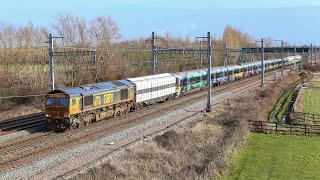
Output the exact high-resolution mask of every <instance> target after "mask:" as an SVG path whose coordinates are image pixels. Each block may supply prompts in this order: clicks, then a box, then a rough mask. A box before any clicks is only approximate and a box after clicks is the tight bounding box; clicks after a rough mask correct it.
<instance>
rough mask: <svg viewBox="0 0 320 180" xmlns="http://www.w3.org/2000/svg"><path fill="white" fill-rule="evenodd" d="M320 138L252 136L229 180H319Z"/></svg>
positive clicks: (234, 163)
mask: <svg viewBox="0 0 320 180" xmlns="http://www.w3.org/2000/svg"><path fill="white" fill-rule="evenodd" d="M319 149H320V137H309V136H290V135H276V134H273V135H270V134H255V133H254V134H251V136H250V138H249V140H248V141H247V142H246V146H245V147H244V149H242V150H241V151H240V152H238V153H235V154H234V155H233V157H232V158H231V161H230V162H231V174H230V175H229V176H228V177H227V178H226V179H317V178H318V177H320V171H319V169H320V151H319Z"/></svg>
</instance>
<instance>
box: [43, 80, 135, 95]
mask: <svg viewBox="0 0 320 180" xmlns="http://www.w3.org/2000/svg"><path fill="white" fill-rule="evenodd" d="M128 87H133V85H132V83H130V82H129V81H127V80H118V81H113V82H101V83H94V84H87V85H83V86H78V87H70V88H62V89H56V90H53V91H50V92H49V93H48V94H57V93H63V94H68V95H69V96H70V97H77V96H80V94H82V95H84V96H86V95H91V94H96V93H101V92H106V91H110V90H115V89H124V88H128Z"/></svg>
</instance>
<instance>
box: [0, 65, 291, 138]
mask: <svg viewBox="0 0 320 180" xmlns="http://www.w3.org/2000/svg"><path fill="white" fill-rule="evenodd" d="M289 68H291V66H289V67H286V69H289ZM272 73H273V71H269V72H266V75H268V74H272ZM254 78H259V75H256V76H252V77H249V78H245V79H243V80H241V81H240V82H239V81H235V82H232V83H229V84H230V86H236V85H237V84H242V83H246V82H248V81H252V79H254ZM222 89H226V88H225V86H218V87H215V88H213V92H215V91H222ZM197 92H198V91H197ZM44 120H45V116H44V112H40V113H35V114H30V115H26V116H21V117H17V118H12V119H7V120H3V121H0V136H1V135H6V134H9V133H12V132H16V131H20V130H25V129H28V128H33V127H37V126H42V125H44V124H45V121H44Z"/></svg>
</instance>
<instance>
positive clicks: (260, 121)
mask: <svg viewBox="0 0 320 180" xmlns="http://www.w3.org/2000/svg"><path fill="white" fill-rule="evenodd" d="M260 131H261V132H262V121H260Z"/></svg>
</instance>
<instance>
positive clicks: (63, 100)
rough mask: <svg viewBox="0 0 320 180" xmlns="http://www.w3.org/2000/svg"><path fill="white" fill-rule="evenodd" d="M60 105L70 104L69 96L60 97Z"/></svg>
mask: <svg viewBox="0 0 320 180" xmlns="http://www.w3.org/2000/svg"><path fill="white" fill-rule="evenodd" d="M59 105H61V106H68V105H69V100H68V98H59Z"/></svg>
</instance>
